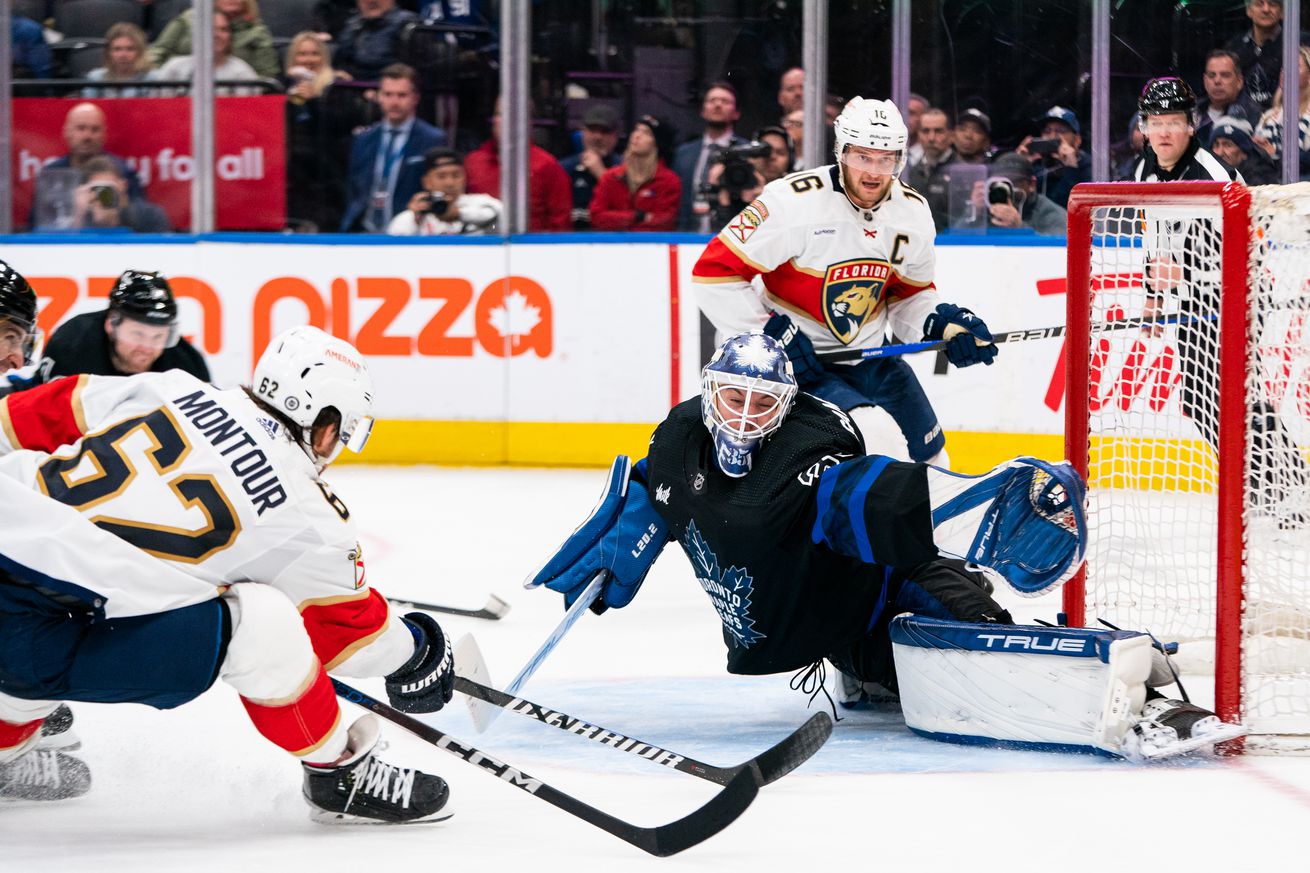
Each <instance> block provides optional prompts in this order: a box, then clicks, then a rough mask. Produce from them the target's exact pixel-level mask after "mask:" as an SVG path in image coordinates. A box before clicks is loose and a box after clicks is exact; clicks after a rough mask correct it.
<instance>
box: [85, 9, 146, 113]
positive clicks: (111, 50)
mask: <svg viewBox="0 0 1310 873" xmlns="http://www.w3.org/2000/svg"><path fill="white" fill-rule="evenodd" d="M86 77H87V78H88V79H94V80H95V81H97V82H144V81H145V80H146V79H148V78H149V77H150V58H149V57H147V55H146V32H145V31H144V30H142V29H141V28H139V27H137V26H136V25H135V24H131V23H130V22H126V21H120V22H118V23H117V24H114V25H111V26H110V28H109V30H108V31H106V32H105V65H104V66H103V67H96V68H95V69H94V70H91V71H90V72H89V73H87V74H86ZM149 93H150V91H149V89H148V88H83V89H82V96H83V97H145V96H147V95H148V94H149Z"/></svg>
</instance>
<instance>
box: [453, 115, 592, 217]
mask: <svg viewBox="0 0 1310 873" xmlns="http://www.w3.org/2000/svg"><path fill="white" fill-rule="evenodd" d="M500 110H501V103H500V98H499V97H497V98H496V109H495V113H494V114H493V115H492V117H491V138H490V139H488V140H487V141H486V142H484V143H483V144H482V145H481V146H479V147H478V148H477V149H476V150H475V151H473V152H472V153H471V154H469V155H468V157H466V158H465V159H464V170H465V172H467V173H468V188H469V190H470V191H472V192H475V193H478V194H490V195H491V196H492V197H495V198H496V199H497V200H502V199H503V198H502V197H501V196H500V135H501V116H500ZM528 114H529V115H531V114H532V113H531V110H529V113H528ZM572 204H573V195H572V194H571V192H570V189H569V177H568V175H567V174H566V173H565V172H564V168H563V167H561V166H560V164H559V161H558V160H557V159H556V158H554V157H553V156H552V155H551V153H550V152H548V151H546V150H545V149H543V148H541V147H540V146H538V145H536V144H535V143H529V144H528V230H529V231H532V232H534V233H536V232H545V233H550V232H558V231H565V230H570V229H571V228H572V227H573V223H572V220H571V218H570V209H571V207H572Z"/></svg>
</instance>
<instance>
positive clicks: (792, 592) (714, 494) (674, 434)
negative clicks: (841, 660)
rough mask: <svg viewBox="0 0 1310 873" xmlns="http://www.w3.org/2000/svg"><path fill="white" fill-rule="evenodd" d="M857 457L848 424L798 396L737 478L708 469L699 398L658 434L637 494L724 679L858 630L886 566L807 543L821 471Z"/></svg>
mask: <svg viewBox="0 0 1310 873" xmlns="http://www.w3.org/2000/svg"><path fill="white" fill-rule="evenodd" d="M863 454H864V447H863V444H862V441H861V440H860V438H859V437H858V436H857V435H856V431H855V428H854V426H853V425H852V424H851V422H850V419H849V418H847V417H846V415H845V414H844V413H842V412H840V411H839V410H837V409H836V408H835V407H833V406H829V405H828V404H826V403H823V402H822V401H819V400H817V399H815V398H813V397H811V396H809V395H807V394H800V395H798V396H797V399H796V404H795V406H794V407H793V408H792V410H791V412H790V413H789V414H788V416H787V419H786V421H785V422H783V425H782V427H781V428H779V429H778V431H777V432H776V433H775V434H773V436H772V437H770V438H769V439H768V440H767V441H766V442H765V443H764V444H763V446H761V447H760V448H759V449H758V451H757V453H756V456H755V462H754V469H752V471H751V472H750V473H749V474H748V475H746V476H745V477H742V478H740V479H733V478H731V477H729V476H726V475H724V474H723V473H722V472H721V471H720V470H719V468H718V467H717V466H716V465H715V463H714V448H713V441H712V440H711V438H710V434H709V431H708V430H707V429H706V427H705V425H704V423H703V422H702V420H701V407H700V399H699V398H695V399H692V400H688V401H686V402H684V403H680V404H679V405H677V406H676V407H674V408H673V410H672V411H671V412H670V413H669V416H668V418H666V419H665V420H664V423H663V424H661V425H660V426H659V428H658V429H656V431H655V435H654V437H652V439H651V445H650V453H649V455H648V456H647V462H646V463H647V488H648V489H649V492H650V496H651V500H652V503H653V505H654V507H655V509H656V511H658V512H659V514H660V515H661V516H662V517H663V518H664V519H665V520H666V521H667V522H668V523H669V527H670V537H671V538H673V539H676V540H677V541H678V543H679V544H680V545H681V546H682V548H683V551H684V552H686V554H687V557H688V559H690V561H691V564H692V568H693V570H694V571H695V573H696V578H697V580H698V581H699V582H700V584H701V587H702V588H704V589H705V593H706V594H708V595H709V598H710V601H711V602H712V603H713V604H714V608H715V610H716V611H717V612H718V614H719V619H720V620H721V621H722V622H723V639H724V642H725V643H727V646H728V671H729V672H730V673H745V674H760V673H779V672H784V671H788V670H798V669H800V668H802V667H805V666H807V665H809V664H812V663H814V662H815V661H817V660H819V659H820V658H822V657H823V656H824V655H826V654H827V653H829V652H832V651H834V650H835V649H838V648H840V647H842V646H845V645H848V644H849V643H851V642H852V641H854V640H856V639H858V638H859V637H861V636H863V635H865V634H866V633H868V631H869V629H870V628H871V626H872V623H873V620H874V619H875V618H876V616H877V614H878V613H879V612H880V611H881V610H880V606H881V603H882V601H883V599H884V598H885V597H886V593H887V578H888V575H887V573H886V571H884V569H883V568H882V567H879V566H876V565H873V564H868V563H865V562H863V561H860V560H858V559H856V558H850V557H846V556H844V555H840V554H838V553H836V552H834V551H832V550H830V549H829V548H828V547H827V546H824V545H816V544H815V543H814V542H812V540H811V532H812V530H813V528H814V522H815V511H816V510H815V506H816V500H815V493H816V491H817V489H818V487H819V478H820V476H821V475H822V473H823V471H824V470H826V469H828V468H829V467H831V466H833V465H834V464H837V463H839V462H840V461H843V460H847V459H850V458H855V457H860V456H863Z"/></svg>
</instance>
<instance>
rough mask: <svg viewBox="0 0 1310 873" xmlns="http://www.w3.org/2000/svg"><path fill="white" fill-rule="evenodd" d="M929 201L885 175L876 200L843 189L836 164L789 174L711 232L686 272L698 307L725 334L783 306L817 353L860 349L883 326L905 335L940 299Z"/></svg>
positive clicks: (874, 341) (878, 336)
mask: <svg viewBox="0 0 1310 873" xmlns="http://www.w3.org/2000/svg"><path fill="white" fill-rule="evenodd" d="M935 239H936V228H935V227H934V225H933V220H932V213H931V211H930V210H929V208H928V203H927V201H926V200H924V199H923V197H922V196H920V195H919V193H918V192H916V191H915V190H914V189H912V188H909V187H907V186H905V185H903V184H901V182H900V181H898V180H893V181H892V183H891V187H890V188H889V189H888V191H887V193H886V195H885V196H884V197H883V199H882V200H881V201H879V203H878V204H877V205H876V206H873V207H872V208H869V209H861V208H858V207H856V206H855V204H853V203H852V202H851V201H850V200H849V199H848V198H847V197H846V194H845V193H844V192H843V190H842V187H841V173H840V172H839V166H838V165H836V164H830V165H828V166H824V167H819V168H818V169H815V170H808V171H805V172H800V173H792V174H791V175H789V176H785V177H783V178H781V179H777V180H775V181H773V182H770V183H769V184H768V185H766V186H765V187H764V191H763V193H761V194H760V196H759V198H758V199H756V200H754V201H753V202H752V203H751V204H750V205H749V206H747V207H746V208H745V209H743V210H742V211H741V212H740V213H739V214H738V215H737V217H736V218H734V219H733V220H732V221H731V222H729V223H728V225H727V226H726V227H725V228H724V229H723V230H722V231H720V232H719V234H718V235H717V236H716V237H715V238H714V239H713V240H711V241H710V244H709V245H708V246H707V247H706V248H705V251H704V253H703V254H702V255H701V257H700V260H699V261H697V263H696V266H695V268H694V269H693V271H692V277H693V281H694V282H695V283H696V288H697V299H698V302H699V303H700V306H701V309H702V310H703V311H704V312H705V314H706V316H707V317H708V318H709V319H710V321H712V322H713V323H714V326H715V327H716V328H718V329H719V330H720V331H722V332H723V333H725V334H735V333H743V332H745V331H750V330H758V329H759V328H760V327H762V326H763V325H764V322H765V321H767V320H768V318H769V312H770V310H775V311H780V312H785V313H787V314H788V315H789V316H790V317H791V319H792V321H793V322H795V323H796V325H797V326H798V327H800V329H801V330H802V331H804V332H805V334H806V336H808V337H809V338H810V340H811V341H812V342H813V343H814V347H815V349H816V350H817V351H820V352H824V351H832V350H834V349H841V348H847V347H850V348H869V347H872V346H880V345H883V344H884V343H885V342H886V341H887V328H888V325H889V324H890V326H891V328H892V330H893V331H895V333H896V335H897V336H898V337H900V338H901V339H902V340H904V341H907V342H913V341H917V340H919V339H922V337H923V323H924V319H926V318H927V316H928V314H929V313H931V312H932V311H933V310H934V309H935V308H936V307H937V304H938V303H940V302H941V300H940V298H939V297H938V296H937V293H936V291H935V289H934V285H933V281H934V270H935V263H936V256H935V253H934V251H933V242H934V240H935Z"/></svg>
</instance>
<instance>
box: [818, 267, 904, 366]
mask: <svg viewBox="0 0 1310 873" xmlns="http://www.w3.org/2000/svg"><path fill="white" fill-rule="evenodd" d="M890 276H891V266H890V265H889V264H888V263H887V262H886V261H876V260H869V259H866V258H861V259H858V260H854V261H842V262H841V263H840V264H833V265H832V266H831V267H829V268H828V272H827V275H825V276H824V277H823V320H824V322H825V323H827V325H828V330H830V331H832V335H833V336H835V337H836V338H837V339H838V340H839V341H840V342H841V343H842V345H849V344H850V343H851V341H852V340H854V339H855V337H856V335H857V334H859V332H860V328H861V327H863V326H864V323H865V322H866V321H868V320H869V318H870V317H871V316H872V315H873V314H874V313H875V312H877V311H878V307H879V305H880V304H881V302H882V290H883V287H884V286H886V284H887V279H888V278H889V277H890Z"/></svg>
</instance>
